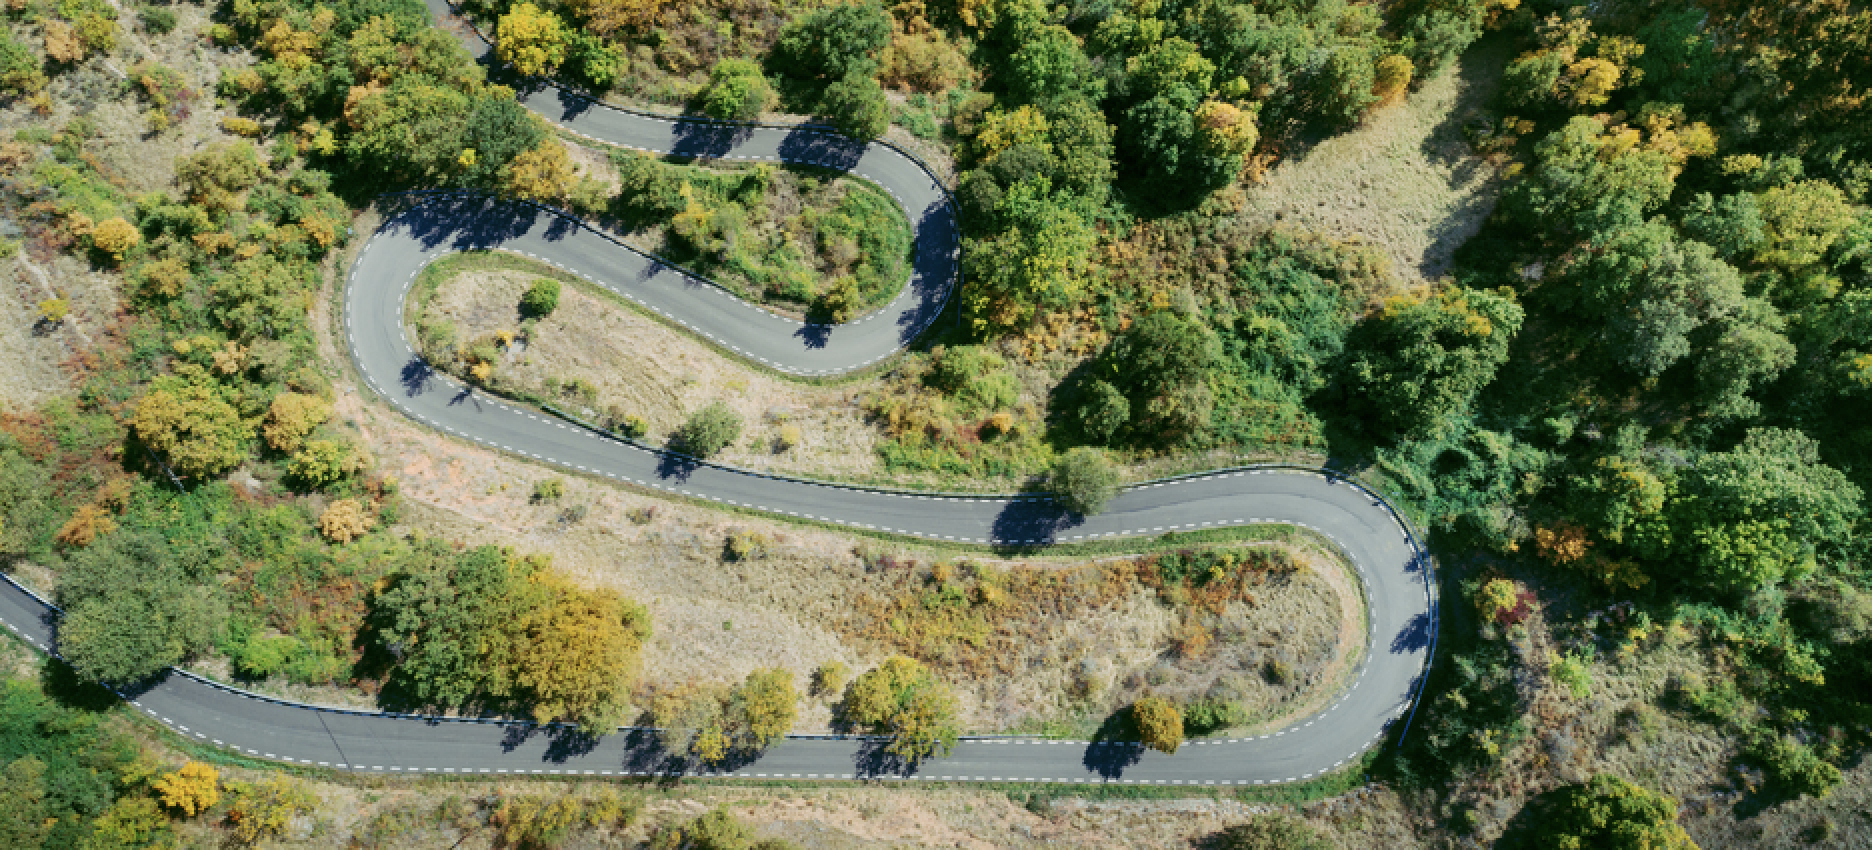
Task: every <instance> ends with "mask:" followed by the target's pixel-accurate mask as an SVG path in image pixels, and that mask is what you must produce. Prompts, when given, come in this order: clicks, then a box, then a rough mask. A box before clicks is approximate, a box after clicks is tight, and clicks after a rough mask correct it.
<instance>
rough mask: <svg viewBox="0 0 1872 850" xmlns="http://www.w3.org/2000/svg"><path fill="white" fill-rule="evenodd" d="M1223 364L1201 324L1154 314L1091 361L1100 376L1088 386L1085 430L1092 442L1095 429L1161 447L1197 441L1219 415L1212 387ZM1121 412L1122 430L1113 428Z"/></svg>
mask: <svg viewBox="0 0 1872 850" xmlns="http://www.w3.org/2000/svg"><path fill="white" fill-rule="evenodd" d="M1220 358H1221V344H1220V342H1219V341H1218V340H1217V338H1216V335H1215V333H1214V332H1213V331H1211V330H1209V328H1208V327H1206V326H1205V325H1203V324H1202V323H1201V322H1198V321H1196V320H1195V319H1193V318H1190V317H1186V316H1184V315H1183V314H1181V313H1179V312H1177V311H1174V310H1155V311H1152V312H1151V313H1148V314H1146V315H1145V316H1144V317H1143V318H1141V319H1139V320H1138V321H1137V323H1136V324H1133V325H1132V326H1131V329H1130V330H1129V331H1126V332H1125V333H1124V335H1123V336H1120V337H1118V338H1117V339H1115V340H1113V341H1112V344H1111V346H1110V347H1109V348H1108V349H1107V350H1106V351H1105V353H1103V354H1101V355H1100V356H1099V358H1098V360H1096V361H1095V362H1094V363H1093V365H1092V368H1091V373H1092V374H1093V375H1097V376H1100V377H1099V378H1097V379H1095V380H1093V381H1091V382H1089V383H1088V386H1087V391H1086V393H1085V396H1086V397H1085V399H1084V400H1083V401H1081V403H1080V406H1079V410H1078V420H1079V424H1080V426H1081V428H1083V429H1085V434H1086V436H1087V437H1088V438H1092V437H1093V436H1094V432H1095V431H1096V432H1109V433H1111V434H1126V435H1136V436H1137V437H1143V438H1146V439H1148V440H1150V441H1152V442H1156V443H1159V444H1171V443H1174V442H1176V441H1178V440H1187V439H1195V438H1197V437H1199V436H1201V435H1202V434H1203V433H1204V432H1205V430H1206V429H1207V428H1208V427H1209V424H1210V416H1211V414H1212V413H1213V412H1214V410H1215V396H1214V394H1213V391H1212V390H1211V388H1210V383H1209V382H1210V380H1211V373H1212V372H1213V371H1214V370H1215V368H1216V367H1217V365H1218V364H1219V361H1220ZM1101 385H1103V386H1101ZM1120 397H1121V398H1120ZM1121 412H1122V413H1125V414H1127V415H1128V419H1127V420H1126V422H1125V424H1124V427H1123V428H1119V427H1116V426H1115V425H1114V423H1115V422H1116V421H1117V418H1118V414H1120V413H1121Z"/></svg>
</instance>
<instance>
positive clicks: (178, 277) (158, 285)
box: [140, 257, 189, 298]
mask: <svg viewBox="0 0 1872 850" xmlns="http://www.w3.org/2000/svg"><path fill="white" fill-rule="evenodd" d="M140 271H141V274H140V276H141V277H142V279H143V294H144V295H159V296H162V297H164V298H173V297H175V296H177V295H181V294H182V287H183V286H185V285H186V284H187V283H188V281H189V270H188V266H186V265H183V264H182V261H181V260H179V259H176V258H175V257H168V258H165V259H162V260H158V261H156V262H154V263H150V264H149V265H146V266H144V267H143V268H142V269H141V270H140Z"/></svg>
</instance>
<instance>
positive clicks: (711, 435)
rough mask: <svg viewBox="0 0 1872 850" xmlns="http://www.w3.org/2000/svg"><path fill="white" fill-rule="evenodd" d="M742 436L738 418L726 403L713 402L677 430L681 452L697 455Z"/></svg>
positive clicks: (719, 448) (718, 448) (710, 452)
mask: <svg viewBox="0 0 1872 850" xmlns="http://www.w3.org/2000/svg"><path fill="white" fill-rule="evenodd" d="M740 437H741V417H740V415H739V414H736V413H735V412H734V411H733V410H731V409H729V407H728V405H726V404H723V403H722V402H720V401H712V402H709V403H708V406H707V407H704V408H702V409H701V410H698V411H696V412H695V415H693V416H690V417H689V421H687V422H684V423H683V426H682V428H681V429H680V430H679V431H677V433H676V441H677V443H678V444H680V445H681V446H682V448H683V450H684V451H687V452H688V453H690V454H692V455H695V456H697V457H709V456H710V455H713V454H715V453H717V452H720V451H721V450H722V449H725V448H728V447H729V446H731V445H733V444H734V441H735V440H737V439H740Z"/></svg>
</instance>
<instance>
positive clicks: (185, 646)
mask: <svg viewBox="0 0 1872 850" xmlns="http://www.w3.org/2000/svg"><path fill="white" fill-rule="evenodd" d="M196 579H197V577H195V576H191V575H189V574H188V571H187V570H186V567H185V564H183V563H178V561H177V559H176V558H175V554H174V552H173V550H172V548H171V546H170V544H169V541H167V540H165V539H163V537H162V536H161V535H160V534H157V533H155V532H153V531H144V530H140V529H135V528H126V529H123V530H120V531H118V532H116V533H114V534H108V535H105V536H103V537H100V538H98V539H97V540H96V541H94V542H93V543H92V544H91V545H89V546H86V547H84V548H82V549H80V550H78V551H77V552H74V553H73V554H72V555H71V556H70V557H68V558H67V560H66V563H65V568H64V570H63V571H62V574H61V581H60V584H59V602H60V603H61V605H62V606H63V607H64V608H65V621H64V622H63V624H61V626H60V628H59V651H60V653H61V654H62V655H63V656H64V657H65V659H66V660H67V661H69V662H71V664H72V666H73V667H74V668H76V669H77V670H78V672H79V674H80V675H81V676H83V677H85V678H87V679H94V680H102V681H106V682H113V683H130V682H135V681H137V680H139V679H142V678H143V677H145V676H148V675H151V674H153V673H155V672H157V671H159V670H161V669H162V668H164V667H167V666H169V665H171V664H174V663H177V662H179V661H181V660H182V659H183V658H185V657H187V656H188V655H190V654H192V653H194V652H197V651H199V650H202V649H205V648H207V647H208V645H209V644H210V642H211V641H212V640H213V639H214V635H215V629H216V627H217V624H218V623H219V622H220V621H221V619H222V618H223V617H224V616H225V615H224V614H223V613H222V612H221V610H220V606H221V604H222V603H220V602H219V600H217V599H215V598H214V596H213V595H211V594H210V593H209V591H208V589H207V588H205V587H201V586H199V585H197V584H196V583H195V581H196Z"/></svg>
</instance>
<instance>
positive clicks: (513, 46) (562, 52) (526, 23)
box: [494, 3, 566, 75]
mask: <svg viewBox="0 0 1872 850" xmlns="http://www.w3.org/2000/svg"><path fill="white" fill-rule="evenodd" d="M495 32H496V34H497V36H498V38H497V46H496V47H495V48H494V52H495V54H496V55H498V56H499V57H500V58H501V61H502V62H506V63H508V64H510V65H512V66H514V68H516V69H518V70H519V71H520V73H522V74H528V75H535V74H550V73H552V72H554V71H556V70H558V68H559V65H560V63H562V62H564V61H565V58H566V28H565V24H564V23H563V22H561V21H560V20H559V16H558V15H555V14H553V13H551V12H548V11H546V10H544V9H541V8H540V7H538V6H535V5H533V4H532V3H520V4H517V5H515V6H514V7H513V10H512V11H510V12H508V13H507V14H505V15H502V16H500V23H499V28H498V29H497V30H495Z"/></svg>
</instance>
